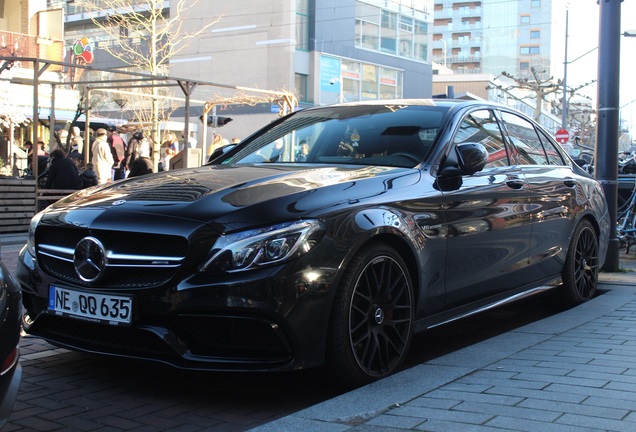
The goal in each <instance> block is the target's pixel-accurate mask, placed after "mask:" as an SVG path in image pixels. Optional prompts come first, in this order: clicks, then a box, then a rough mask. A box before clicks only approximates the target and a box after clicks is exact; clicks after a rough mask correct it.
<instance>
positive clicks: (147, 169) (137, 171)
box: [128, 157, 152, 178]
mask: <svg viewBox="0 0 636 432" xmlns="http://www.w3.org/2000/svg"><path fill="white" fill-rule="evenodd" d="M145 174H152V161H151V160H150V158H147V157H138V158H135V160H133V162H132V165H131V167H130V172H129V173H128V178H131V177H137V176H140V175H145Z"/></svg>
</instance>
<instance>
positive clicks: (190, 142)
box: [181, 131, 197, 150]
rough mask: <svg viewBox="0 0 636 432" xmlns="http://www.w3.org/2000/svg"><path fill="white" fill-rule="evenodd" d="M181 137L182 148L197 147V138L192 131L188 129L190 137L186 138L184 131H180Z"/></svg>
mask: <svg viewBox="0 0 636 432" xmlns="http://www.w3.org/2000/svg"><path fill="white" fill-rule="evenodd" d="M181 138H182V139H183V147H181V148H182V150H183V149H187V148H196V147H197V138H196V136H195V135H194V131H190V138H189V139H186V138H185V131H183V132H181Z"/></svg>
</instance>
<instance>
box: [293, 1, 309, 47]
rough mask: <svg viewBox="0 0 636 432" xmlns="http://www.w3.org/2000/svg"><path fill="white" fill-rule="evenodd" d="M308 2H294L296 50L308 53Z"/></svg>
mask: <svg viewBox="0 0 636 432" xmlns="http://www.w3.org/2000/svg"><path fill="white" fill-rule="evenodd" d="M307 3H308V0H296V49H297V50H301V51H309V6H308V4H307Z"/></svg>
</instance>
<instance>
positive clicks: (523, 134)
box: [501, 112, 549, 165]
mask: <svg viewBox="0 0 636 432" xmlns="http://www.w3.org/2000/svg"><path fill="white" fill-rule="evenodd" d="M501 117H502V119H503V121H504V124H505V127H506V131H507V132H508V137H509V138H510V141H512V144H513V145H514V146H515V149H516V156H517V163H519V164H520V165H549V161H548V156H547V154H546V151H545V149H544V147H543V143H542V142H541V139H540V138H539V135H538V134H537V130H536V129H535V128H534V125H533V124H532V123H530V122H529V121H528V120H526V119H524V118H522V117H519V116H518V115H516V114H512V113H509V112H502V113H501Z"/></svg>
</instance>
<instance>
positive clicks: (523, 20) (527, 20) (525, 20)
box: [519, 15, 530, 24]
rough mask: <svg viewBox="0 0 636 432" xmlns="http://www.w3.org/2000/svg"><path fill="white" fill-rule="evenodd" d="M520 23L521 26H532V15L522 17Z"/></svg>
mask: <svg viewBox="0 0 636 432" xmlns="http://www.w3.org/2000/svg"><path fill="white" fill-rule="evenodd" d="M519 22H520V23H521V24H530V15H521V17H520V18H519Z"/></svg>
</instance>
